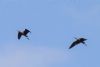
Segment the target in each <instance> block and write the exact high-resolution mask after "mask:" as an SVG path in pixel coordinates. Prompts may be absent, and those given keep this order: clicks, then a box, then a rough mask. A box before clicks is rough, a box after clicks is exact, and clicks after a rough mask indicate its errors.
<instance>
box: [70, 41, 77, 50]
mask: <svg viewBox="0 0 100 67" xmlns="http://www.w3.org/2000/svg"><path fill="white" fill-rule="evenodd" d="M77 44H78V42H77V41H74V42H73V43H72V44H71V46H70V47H69V49H71V48H72V47H74V46H75V45H77Z"/></svg>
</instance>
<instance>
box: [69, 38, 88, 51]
mask: <svg viewBox="0 0 100 67" xmlns="http://www.w3.org/2000/svg"><path fill="white" fill-rule="evenodd" d="M75 39H76V41H74V42H73V43H72V44H71V46H70V47H69V49H71V48H72V47H74V46H76V45H78V44H80V43H82V44H84V45H86V44H85V42H84V41H86V40H87V39H85V38H79V39H77V38H75Z"/></svg>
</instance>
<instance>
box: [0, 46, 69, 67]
mask: <svg viewBox="0 0 100 67" xmlns="http://www.w3.org/2000/svg"><path fill="white" fill-rule="evenodd" d="M1 52H2V53H1V54H0V55H1V56H0V67H49V65H52V64H59V63H63V62H64V61H66V60H68V54H67V53H66V51H64V50H61V49H57V48H49V47H34V46H32V45H31V46H30V45H23V46H17V45H8V46H7V45H6V46H4V48H3V49H2V51H1Z"/></svg>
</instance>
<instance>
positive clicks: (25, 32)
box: [18, 29, 30, 39]
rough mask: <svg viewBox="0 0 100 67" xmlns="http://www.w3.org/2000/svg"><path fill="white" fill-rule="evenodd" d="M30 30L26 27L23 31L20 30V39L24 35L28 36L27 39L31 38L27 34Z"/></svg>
mask: <svg viewBox="0 0 100 67" xmlns="http://www.w3.org/2000/svg"><path fill="white" fill-rule="evenodd" d="M29 32H30V31H29V30H28V29H25V30H24V31H23V32H21V31H18V39H20V38H21V36H22V35H23V36H25V37H27V39H29V38H28V36H27V34H28V33H29Z"/></svg>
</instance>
